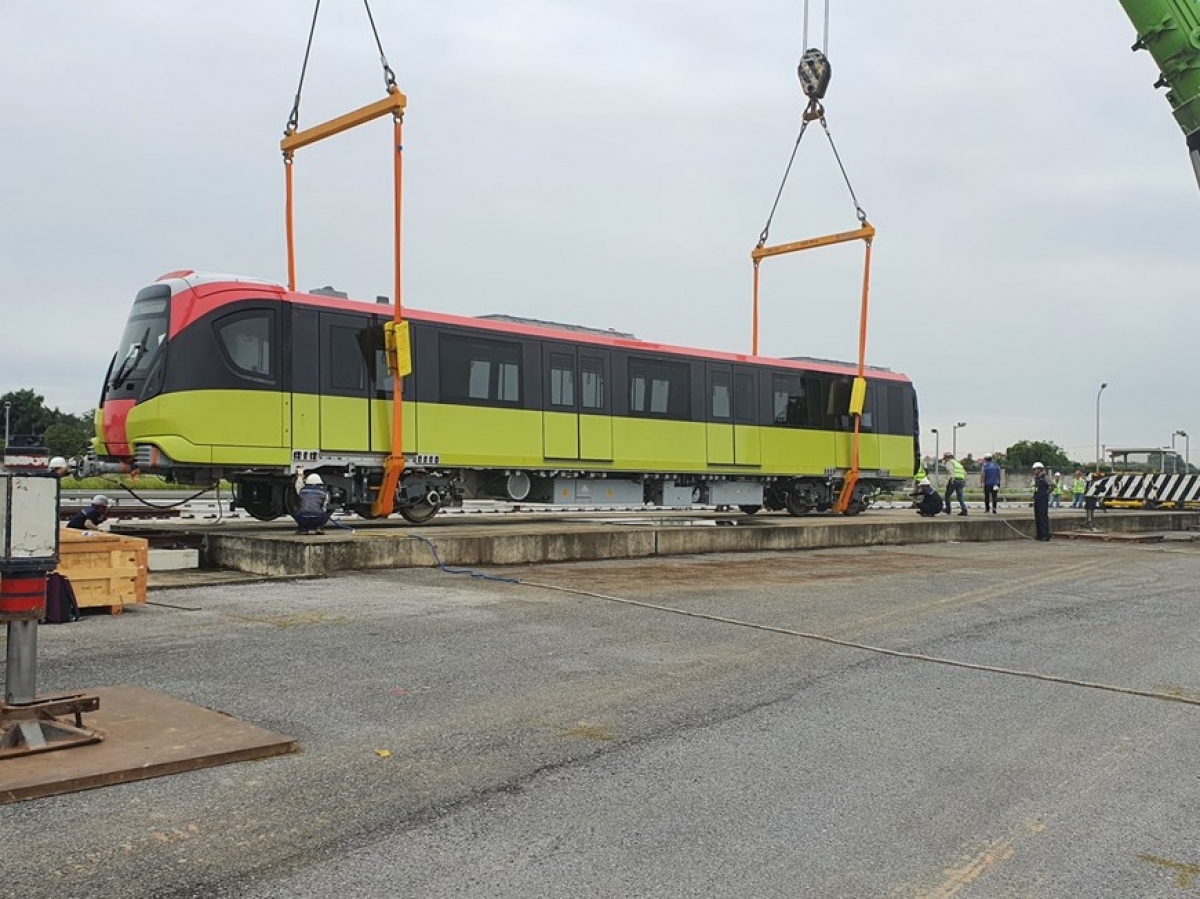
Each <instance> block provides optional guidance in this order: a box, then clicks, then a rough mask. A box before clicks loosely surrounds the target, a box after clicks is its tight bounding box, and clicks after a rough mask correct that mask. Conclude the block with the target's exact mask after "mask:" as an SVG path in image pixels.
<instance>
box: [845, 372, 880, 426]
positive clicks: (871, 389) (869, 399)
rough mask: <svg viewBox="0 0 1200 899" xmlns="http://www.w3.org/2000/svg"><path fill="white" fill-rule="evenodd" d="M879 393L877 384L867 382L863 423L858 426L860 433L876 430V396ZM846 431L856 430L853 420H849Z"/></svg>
mask: <svg viewBox="0 0 1200 899" xmlns="http://www.w3.org/2000/svg"><path fill="white" fill-rule="evenodd" d="M877 392H878V391H877V390H876V384H875V382H874V381H867V393H866V396H865V397H863V410H862V421H860V422H859V426H858V429H859V432H860V433H865V432H867V431H874V430H875V394H876V393H877ZM846 430H848V431H853V430H854V419H853V418H849V420H848V421H847V423H846Z"/></svg>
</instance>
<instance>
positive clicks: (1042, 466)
mask: <svg viewBox="0 0 1200 899" xmlns="http://www.w3.org/2000/svg"><path fill="white" fill-rule="evenodd" d="M1033 467H1034V468H1045V467H1046V466H1045V465H1043V464H1042V463H1041V462H1034V463H1033Z"/></svg>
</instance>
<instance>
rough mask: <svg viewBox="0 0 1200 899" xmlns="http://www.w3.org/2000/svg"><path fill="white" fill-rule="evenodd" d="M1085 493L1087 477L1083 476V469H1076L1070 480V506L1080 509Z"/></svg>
mask: <svg viewBox="0 0 1200 899" xmlns="http://www.w3.org/2000/svg"><path fill="white" fill-rule="evenodd" d="M1086 493H1087V478H1085V477H1084V476H1083V471H1082V470H1080V469H1076V471H1075V480H1073V481H1072V482H1071V508H1072V509H1082V508H1083V497H1084V494H1086Z"/></svg>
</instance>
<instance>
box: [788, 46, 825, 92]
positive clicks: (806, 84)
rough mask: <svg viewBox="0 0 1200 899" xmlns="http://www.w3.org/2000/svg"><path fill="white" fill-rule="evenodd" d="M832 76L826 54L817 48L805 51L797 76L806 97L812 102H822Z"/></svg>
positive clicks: (797, 69)
mask: <svg viewBox="0 0 1200 899" xmlns="http://www.w3.org/2000/svg"><path fill="white" fill-rule="evenodd" d="M830 74H831V69H830V67H829V60H828V59H826V58H825V54H824V53H822V52H821V51H820V50H818V49H817V48H816V47H812V48H810V49H808V50H805V51H804V55H803V56H801V57H800V65H799V66H798V67H797V68H796V75H797V76H798V77H799V79H800V87H801V89H802V90H803V91H804V95H805V96H806V97H808V98H809V99H810V100H820V99H821V98H822V97H824V96H825V91H826V90H828V89H829V76H830Z"/></svg>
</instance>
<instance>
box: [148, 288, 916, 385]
mask: <svg viewBox="0 0 1200 899" xmlns="http://www.w3.org/2000/svg"><path fill="white" fill-rule="evenodd" d="M156 283H157V284H163V285H166V286H168V287H169V288H170V290H171V295H172V297H175V296H178V295H180V294H183V293H186V292H188V291H192V292H193V293H194V294H195V295H196V297H197V299H198V301H199V302H197V303H195V304H189V308H188V310H187V311H186V312H182V315H181V317H180V319H178V320H177V317H176V313H175V312H174V311H173V312H172V316H171V319H172V332H175V331H176V330H178V328H180V327H182V326H183V325H184V324H186V323H187V322H189V321H191V320H194V319H195V318H198V317H199V316H200V315H202V314H204V313H205V312H207V311H209V310H211V309H212V308H215V307H216V306H219V305H221V304H222V303H224V302H229V301H230V300H231V299H232V298H230V297H222V296H219V295H221V294H226V293H228V292H230V291H235V290H237V289H238V288H239V287H241V288H243V289H244V291H245V292H246V293H249V294H255V293H258V294H261V293H263V292H267V293H270V294H271V295H272V296H273V297H274V298H276V299H279V300H282V301H284V302H292V303H304V304H305V305H312V306H320V307H322V308H328V309H331V310H333V309H337V310H341V311H350V312H358V313H360V314H365V313H373V314H375V315H379V314H381V313H382V312H384V310H390V309H391V308H392V307H391V303H390V302H389V301H387V298H385V297H379V298H377V299H376V301H375V302H370V301H366V300H356V299H353V298H350V297H348V296H346V295H345V294H344V293H343V292H341V291H339V290H336V289H334V288H333V287H330V286H325V287H322V288H319V289H317V290H316V291H308V292H305V291H289V290H288V289H287V288H286V287H285V286H283V285H282V284H279V283H278V282H275V281H269V280H266V279H262V278H252V277H246V276H243V275H231V274H223V273H215V272H196V271H191V270H186V269H185V270H180V271H175V272H169V273H168V274H165V275H163V276H162V277H160V278H159V279H158V280H157V282H156ZM385 303H386V305H385ZM403 315H404V318H406V319H409V320H412V321H424V322H430V323H433V324H443V325H451V326H459V327H467V328H483V329H486V330H490V331H496V332H499V333H503V334H512V335H514V336H518V335H519V336H527V337H541V338H551V339H559V340H563V341H569V342H572V343H590V344H595V345H598V346H610V347H619V348H621V349H629V350H637V351H641V352H657V353H671V354H679V355H686V356H699V357H702V358H705V359H713V360H718V361H722V362H731V363H752V364H759V365H776V366H780V367H784V368H795V369H800V370H805V371H813V370H815V371H825V372H830V373H833V374H843V375H854V374H856V373H857V370H858V366H857V365H856V364H855V363H853V362H838V361H835V360H829V359H818V358H814V357H809V356H788V357H784V358H775V357H771V356H754V355H751V354H749V353H731V352H726V351H722V350H710V349H702V348H697V347H686V346H678V345H675V344H666V343H656V342H653V341H647V340H639V339H638V338H636V337H634V336H633V335H631V334H626V333H624V332H620V331H615V330H605V329H601V328H589V327H586V326H583V325H564V324H562V323H559V322H549V321H542V320H540V319H531V318H523V317H520V316H512V315H497V314H493V315H485V316H471V315H455V314H451V313H445V312H430V311H428V310H423V309H412V308H409V307H407V306H406V307H404V309H403ZM866 369H867V370H869V372H870V373H871V375H872V376H873V377H876V378H880V379H883V380H894V381H903V382H908V380H909V379H908V378H907V377H906V376H905V375H903V374H901V373H899V372H895V371H892V370H891V369H889V368H882V367H880V366H874V365H868V366H866Z"/></svg>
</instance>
